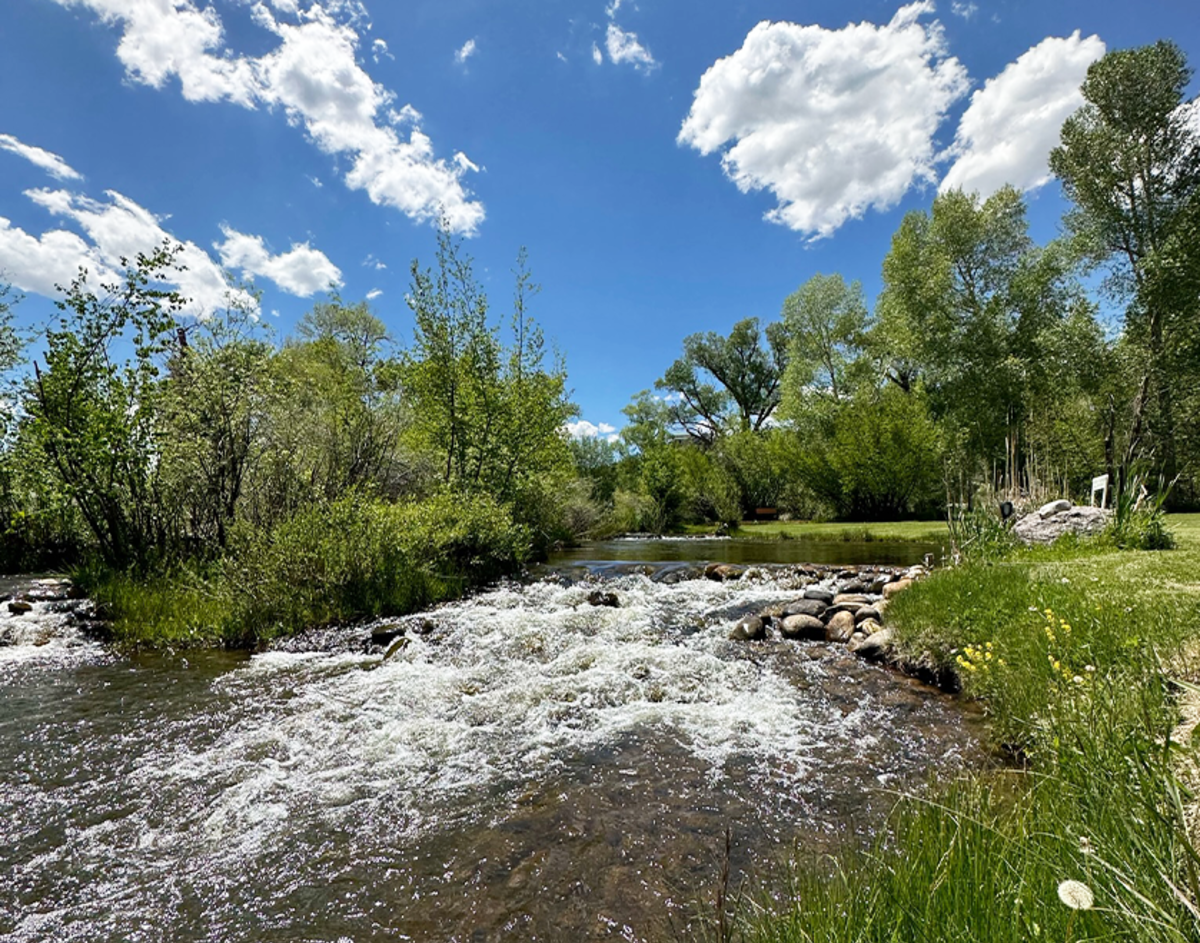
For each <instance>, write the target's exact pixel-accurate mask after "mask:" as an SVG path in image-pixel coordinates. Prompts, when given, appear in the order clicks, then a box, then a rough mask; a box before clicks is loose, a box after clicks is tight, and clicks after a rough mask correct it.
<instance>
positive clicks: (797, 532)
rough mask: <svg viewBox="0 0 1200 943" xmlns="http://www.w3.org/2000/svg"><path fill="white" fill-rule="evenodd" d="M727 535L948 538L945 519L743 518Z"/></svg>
mask: <svg viewBox="0 0 1200 943" xmlns="http://www.w3.org/2000/svg"><path fill="white" fill-rule="evenodd" d="M712 530H713V528H712V525H692V526H689V527H688V528H686V530H685V532H686V533H689V534H696V535H700V534H711V533H712ZM729 536H730V537H733V538H736V539H746V540H838V541H846V542H862V543H873V542H875V541H879V540H911V541H913V542H916V543H938V542H939V541H941V542H946V541H948V540H949V537H950V532H949V530H948V529H947V527H946V522H945V521H888V522H884V523H863V524H859V523H847V522H845V521H842V522H836V521H834V522H817V521H743V522H742V523H741V524H739V525H738V526H737V527H735V528H733V530H731V531H730V532H729Z"/></svg>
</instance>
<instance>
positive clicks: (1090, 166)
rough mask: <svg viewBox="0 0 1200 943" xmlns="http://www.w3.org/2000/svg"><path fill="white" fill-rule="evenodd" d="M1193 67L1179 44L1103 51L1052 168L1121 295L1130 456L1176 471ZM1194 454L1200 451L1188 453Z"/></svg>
mask: <svg viewBox="0 0 1200 943" xmlns="http://www.w3.org/2000/svg"><path fill="white" fill-rule="evenodd" d="M1191 74H1192V73H1191V70H1190V69H1189V68H1188V65H1187V60H1186V58H1185V56H1184V54H1183V52H1182V51H1181V50H1180V49H1179V47H1178V46H1176V45H1175V44H1174V43H1170V42H1158V43H1155V44H1154V45H1151V46H1143V47H1140V48H1137V49H1126V50H1118V51H1114V52H1110V53H1108V54H1107V55H1105V56H1104V57H1103V58H1102V59H1100V60H1098V61H1097V62H1095V63H1093V64H1092V66H1091V67H1090V68H1089V69H1088V75H1087V79H1086V80H1085V81H1084V83H1083V86H1082V91H1083V97H1084V100H1085V104H1084V105H1083V107H1082V108H1080V109H1079V110H1078V111H1077V112H1076V113H1075V114H1074V115H1072V116H1071V117H1070V118H1068V119H1067V121H1066V123H1065V124H1064V125H1063V128H1062V135H1061V144H1060V146H1059V147H1057V148H1055V149H1054V151H1053V152H1052V154H1051V155H1050V167H1051V170H1052V171H1053V172H1054V174H1055V175H1056V176H1057V177H1058V178H1059V180H1061V181H1062V185H1063V190H1064V192H1065V193H1066V195H1067V197H1068V199H1070V200H1071V201H1072V202H1073V203H1074V208H1073V209H1072V211H1071V212H1070V213H1068V214H1067V217H1066V222H1067V225H1068V227H1069V229H1070V231H1071V232H1072V233H1073V234H1074V236H1075V237H1076V239H1077V240H1078V242H1079V243H1080V244H1081V245H1082V246H1083V247H1084V248H1085V250H1086V251H1087V252H1088V253H1090V254H1091V256H1092V257H1093V259H1095V260H1096V261H1103V262H1107V263H1109V265H1110V278H1109V280H1108V283H1107V287H1108V288H1109V290H1110V291H1111V292H1112V293H1113V294H1114V295H1116V296H1117V297H1118V298H1121V299H1123V300H1125V301H1126V302H1127V310H1126V317H1125V335H1126V339H1127V341H1128V342H1129V343H1130V344H1131V345H1132V346H1133V348H1134V350H1135V351H1137V352H1138V353H1139V354H1140V357H1139V358H1138V360H1139V361H1140V370H1139V376H1138V378H1137V384H1138V390H1137V392H1136V394H1135V395H1134V397H1133V403H1132V408H1131V415H1130V417H1129V424H1130V431H1129V434H1128V443H1129V445H1128V449H1127V452H1126V456H1125V458H1126V461H1127V462H1128V461H1130V460H1132V459H1133V458H1135V457H1137V456H1139V455H1152V456H1153V457H1154V458H1155V460H1156V462H1157V464H1158V465H1159V466H1160V467H1161V469H1162V470H1163V471H1165V472H1166V473H1167V474H1168V475H1173V474H1174V472H1175V471H1176V469H1177V467H1178V455H1177V433H1178V428H1179V421H1178V420H1179V417H1178V415H1177V413H1178V410H1179V408H1180V401H1181V399H1186V398H1188V396H1189V395H1190V392H1191V390H1193V389H1194V388H1195V386H1196V383H1197V381H1198V380H1200V360H1198V358H1197V356H1196V355H1197V352H1198V348H1197V347H1196V345H1195V340H1196V337H1195V335H1196V330H1197V328H1196V325H1197V320H1198V319H1200V303H1198V302H1200V242H1198V241H1197V238H1196V237H1197V235H1200V131H1198V128H1200V123H1198V121H1197V108H1198V107H1200V105H1198V104H1197V102H1196V100H1195V99H1191V100H1188V99H1186V98H1185V95H1186V90H1187V86H1188V83H1189V81H1190V79H1191ZM1194 458H1200V456H1195V457H1194Z"/></svg>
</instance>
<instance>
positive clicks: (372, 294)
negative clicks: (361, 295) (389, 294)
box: [367, 288, 383, 301]
mask: <svg viewBox="0 0 1200 943" xmlns="http://www.w3.org/2000/svg"><path fill="white" fill-rule="evenodd" d="M382 294H383V289H382V288H372V289H371V290H370V291H369V292H367V301H374V300H375V299H376V298H378V297H379V296H380V295H382Z"/></svg>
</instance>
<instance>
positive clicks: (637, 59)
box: [592, 23, 658, 72]
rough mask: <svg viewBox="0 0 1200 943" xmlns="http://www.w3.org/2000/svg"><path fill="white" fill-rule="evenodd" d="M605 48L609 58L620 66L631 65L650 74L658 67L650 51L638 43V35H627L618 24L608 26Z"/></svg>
mask: <svg viewBox="0 0 1200 943" xmlns="http://www.w3.org/2000/svg"><path fill="white" fill-rule="evenodd" d="M604 46H605V48H606V49H607V50H608V58H609V59H611V60H612V61H613V62H615V63H617V64H618V65H620V64H621V63H629V64H630V65H632V66H633V67H634V68H635V69H638V70H639V71H641V72H649V71H651V70H652V69H655V68H657V67H658V62H657V61H655V58H654V56H652V55H651V54H650V50H649V49H647V48H646V47H645V46H643V45H642V44H641V43H640V42H638V38H637V33H627V32H625V30H623V29H621V27H619V26H618V25H617V24H616V23H609V24H608V32H607V33H606V34H605V37H604ZM592 48H593V49H595V48H596V47H595V46H593V47H592Z"/></svg>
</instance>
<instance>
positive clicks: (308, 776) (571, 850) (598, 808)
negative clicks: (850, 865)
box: [0, 552, 986, 943]
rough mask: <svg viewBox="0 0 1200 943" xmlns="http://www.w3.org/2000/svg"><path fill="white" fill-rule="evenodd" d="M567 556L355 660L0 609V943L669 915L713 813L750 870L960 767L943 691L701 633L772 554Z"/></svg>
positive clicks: (733, 862)
mask: <svg viewBox="0 0 1200 943" xmlns="http://www.w3.org/2000/svg"><path fill="white" fill-rule="evenodd" d="M606 555H608V554H606V553H597V552H593V553H592V554H591V557H593V558H596V559H597V560H599V559H600V558H603V557H605V556H606ZM580 559H583V558H580ZM580 559H576V560H574V561H571V562H568V563H566V564H565V565H564V567H562V568H561V569H559V570H557V571H551V572H547V573H543V574H542V575H541V577H540V578H537V579H530V580H525V581H516V582H511V583H505V584H502V585H500V586H497V587H494V588H492V589H489V590H487V591H485V592H482V593H479V594H477V595H475V596H473V597H472V598H470V599H468V600H464V601H461V602H458V603H454V604H452V605H447V606H443V607H440V608H439V609H437V610H434V611H433V612H431V613H427V614H423V615H422V616H420V617H419V618H417V617H411V618H409V619H408V620H401V622H402V623H403V626H404V627H405V628H406V629H407V632H406V637H407V638H408V639H409V641H408V643H407V644H405V645H404V646H403V647H401V648H399V649H398V650H397V651H396V652H395V653H394V654H393V655H392V656H391V657H390V658H388V659H386V660H385V659H384V656H383V646H372V645H369V644H362V643H361V641H360V640H361V639H362V638H364V637H369V635H370V632H369V631H368V632H367V633H366V635H365V636H364V634H363V632H362V631H360V632H359V633H358V634H357V635H350V636H347V638H348V639H350V641H348V642H347V643H346V644H344V645H340V646H338V645H323V646H321V650H303V646H300V650H275V651H269V652H263V653H258V654H254V655H249V654H246V653H207V654H205V653H195V652H185V653H160V654H157V655H153V656H138V657H130V656H122V655H117V654H115V653H113V652H112V651H110V650H109V649H108V648H106V647H105V646H104V645H102V644H100V643H99V642H96V641H92V640H89V638H88V637H87V636H86V635H84V634H83V633H82V632H81V631H80V630H79V628H78V626H77V625H75V624H74V623H73V622H72V621H71V620H70V619H69V618H68V617H67V616H65V615H63V614H62V613H61V612H58V613H56V612H55V611H54V610H55V607H56V606H58V607H60V608H61V607H63V606H65V605H66V604H63V603H54V602H38V603H36V604H35V607H34V611H33V612H31V613H28V614H26V615H21V616H17V615H13V614H10V613H9V612H8V611H7V607H5V608H4V609H3V612H2V614H0V637H2V638H4V639H6V640H8V644H6V645H3V646H2V647H0V873H3V874H5V875H6V879H5V881H4V882H2V883H0V938H3V939H5V940H11V941H21V943H25V941H34V940H79V941H83V940H87V941H95V940H129V941H160V940H161V941H167V940H171V941H193V940H194V941H201V940H205V941H243V940H245V941H251V940H254V941H281V943H282V941H289V943H293V941H309V940H311V941H318V940H320V941H331V943H332V941H341V940H353V941H358V940H419V941H425V940H448V941H449V940H453V941H493V940H495V941H506V940H514V941H515V940H553V941H564V940H602V939H624V940H649V939H661V938H664V937H667V938H670V937H671V935H672V934H673V933H674V932H675V930H677V929H678V928H680V927H684V926H686V925H687V924H688V922H689V921H690V920H692V919H693V918H694V916H695V914H696V912H697V909H698V907H699V909H703V908H704V907H708V908H709V909H711V905H712V901H713V899H714V894H715V891H716V887H717V884H718V882H719V878H720V874H721V870H722V866H723V862H722V858H723V846H724V833H725V830H726V828H729V829H730V830H731V833H732V848H731V853H730V862H729V863H730V872H731V881H732V884H733V886H734V887H735V888H736V887H737V886H739V885H741V884H742V883H743V882H755V883H756V884H757V883H763V882H765V883H766V884H767V885H770V884H771V883H772V881H773V880H774V879H777V878H778V877H779V875H780V873H781V872H780V870H779V867H780V863H781V862H782V861H784V860H786V859H787V858H788V857H789V856H790V855H791V854H792V853H793V852H794V851H796V850H799V851H800V852H801V853H804V854H807V853H813V852H820V851H822V850H832V849H835V848H837V847H839V846H841V845H843V844H845V843H847V842H849V843H857V844H861V843H864V842H866V841H867V840H869V837H870V835H871V834H872V833H874V831H875V830H877V829H878V828H879V827H880V825H881V823H882V821H883V817H884V815H885V814H886V812H887V810H888V809H889V808H890V806H891V804H892V803H893V802H894V800H895V796H896V794H897V792H899V791H904V790H909V789H917V788H920V787H921V784H922V783H923V782H925V781H926V779H927V777H928V776H929V775H930V774H931V773H936V774H939V775H944V774H948V773H950V772H951V771H953V770H955V769H959V768H962V767H964V766H973V765H977V764H979V763H982V762H985V759H986V754H985V750H984V748H983V747H982V746H981V743H980V730H979V727H978V723H977V721H976V720H975V719H973V718H972V717H971V716H969V715H968V714H966V713H964V711H963V709H962V707H961V705H959V704H958V703H957V702H955V701H954V700H953V699H951V698H949V697H947V696H946V695H943V694H941V693H939V692H937V691H935V690H933V689H931V688H928V687H926V686H924V685H921V684H920V683H918V682H916V681H913V680H911V679H907V678H904V677H902V676H899V675H897V674H895V673H893V672H890V671H888V670H886V669H884V668H881V667H878V666H874V665H870V664H867V663H865V662H862V661H859V660H858V659H856V658H855V657H854V656H852V655H849V654H848V653H847V652H846V651H845V649H844V648H843V647H841V646H836V645H827V644H824V643H812V642H796V641H788V640H783V639H780V638H774V639H768V640H767V641H764V642H755V643H737V642H731V641H729V639H728V634H729V629H730V627H731V625H732V624H733V623H734V622H736V620H737V619H738V618H740V617H741V616H742V615H744V614H746V613H748V612H752V611H756V610H758V609H761V608H762V607H764V606H768V605H771V604H773V603H779V602H785V601H787V600H790V599H793V598H795V597H796V595H797V593H798V591H799V587H800V586H801V584H802V583H803V582H804V581H805V580H804V579H803V578H802V577H801V576H799V575H798V571H797V569H796V568H795V567H788V566H783V567H779V566H774V567H772V566H766V567H760V568H758V569H757V572H756V573H755V574H752V575H751V576H750V577H747V578H745V579H742V580H738V581H735V582H715V581H711V580H705V579H679V580H677V581H664V580H663V579H662V578H661V577H662V574H663V572H664V570H663V569H662V568H657V569H656V568H655V567H650V568H649V569H645V570H642V571H639V572H619V571H614V570H613V564H614V563H615V562H616V561H607V562H603V561H602V562H600V563H598V564H597V566H596V567H594V568H593V569H592V570H589V569H588V568H587V567H582V570H583V571H585V572H584V573H583V575H582V576H581V575H580V571H581V564H580ZM676 562H677V561H676ZM858 562H865V561H858ZM668 565H670V564H668ZM599 571H604V573H608V574H609V575H607V576H604V574H603V573H601V572H599ZM598 582H599V583H602V585H603V588H604V590H605V591H606V592H611V593H613V594H615V596H616V599H617V601H618V603H619V605H618V606H616V607H610V606H594V605H590V604H589V603H588V596H589V594H590V593H591V592H592V591H593V590H595V589H596V587H597V585H598ZM15 620H23V621H22V622H21V624H20V627H19V629H14V628H13V623H14V621H15ZM377 630H378V627H376V631H377Z"/></svg>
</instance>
